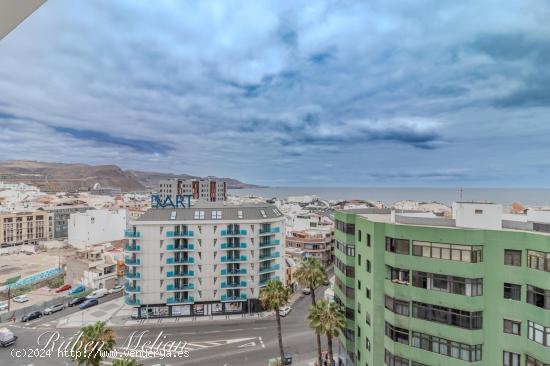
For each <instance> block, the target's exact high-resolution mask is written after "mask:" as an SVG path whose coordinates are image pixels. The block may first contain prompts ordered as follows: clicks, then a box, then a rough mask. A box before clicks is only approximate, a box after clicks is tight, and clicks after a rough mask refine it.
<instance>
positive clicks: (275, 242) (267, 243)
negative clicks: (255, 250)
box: [260, 239, 281, 248]
mask: <svg viewBox="0 0 550 366" xmlns="http://www.w3.org/2000/svg"><path fill="white" fill-rule="evenodd" d="M279 244H281V241H280V240H279V239H275V240H267V241H263V242H260V248H266V247H274V246H277V245H279Z"/></svg>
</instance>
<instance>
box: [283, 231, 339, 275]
mask: <svg viewBox="0 0 550 366" xmlns="http://www.w3.org/2000/svg"><path fill="white" fill-rule="evenodd" d="M286 245H287V249H289V248H297V249H298V250H300V251H301V252H302V255H303V258H304V259H306V258H310V257H311V258H316V259H318V260H319V262H321V264H322V265H323V266H328V265H330V264H331V263H332V249H331V248H332V228H328V229H327V230H323V229H307V230H300V231H292V232H290V235H289V236H287V238H286Z"/></svg>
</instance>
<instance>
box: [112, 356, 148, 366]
mask: <svg viewBox="0 0 550 366" xmlns="http://www.w3.org/2000/svg"><path fill="white" fill-rule="evenodd" d="M113 366H142V365H141V364H140V363H138V362H137V361H136V360H134V359H131V358H123V359H117V360H114V361H113Z"/></svg>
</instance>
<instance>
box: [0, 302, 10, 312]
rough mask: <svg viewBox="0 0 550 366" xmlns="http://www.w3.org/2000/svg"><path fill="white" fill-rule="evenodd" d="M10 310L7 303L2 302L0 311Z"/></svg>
mask: <svg viewBox="0 0 550 366" xmlns="http://www.w3.org/2000/svg"><path fill="white" fill-rule="evenodd" d="M4 310H8V303H7V301H0V311H4Z"/></svg>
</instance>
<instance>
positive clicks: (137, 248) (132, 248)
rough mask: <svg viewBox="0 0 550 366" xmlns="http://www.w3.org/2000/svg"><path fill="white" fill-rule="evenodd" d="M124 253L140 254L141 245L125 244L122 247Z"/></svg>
mask: <svg viewBox="0 0 550 366" xmlns="http://www.w3.org/2000/svg"><path fill="white" fill-rule="evenodd" d="M124 251H125V252H141V245H131V244H126V245H125V246H124Z"/></svg>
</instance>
